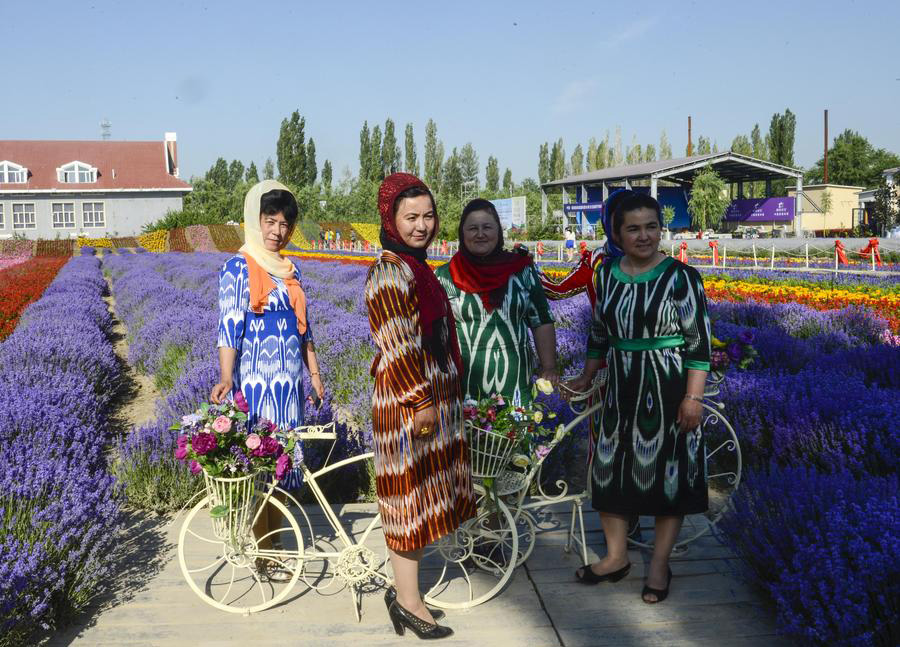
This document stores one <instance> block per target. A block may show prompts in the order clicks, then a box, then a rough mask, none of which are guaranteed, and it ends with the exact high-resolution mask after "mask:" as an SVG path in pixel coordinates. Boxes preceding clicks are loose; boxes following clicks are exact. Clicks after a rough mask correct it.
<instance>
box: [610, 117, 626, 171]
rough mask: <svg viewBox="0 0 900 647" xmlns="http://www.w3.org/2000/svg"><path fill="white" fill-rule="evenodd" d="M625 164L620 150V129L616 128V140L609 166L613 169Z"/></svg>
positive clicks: (622, 151)
mask: <svg viewBox="0 0 900 647" xmlns="http://www.w3.org/2000/svg"><path fill="white" fill-rule="evenodd" d="M624 163H625V152H624V149H623V148H622V127H621V126H616V140H615V144H614V145H613V148H612V163H611V164H609V166H611V167H613V168H615V167H616V166H622V164H624Z"/></svg>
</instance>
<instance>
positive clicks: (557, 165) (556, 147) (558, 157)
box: [550, 137, 566, 180]
mask: <svg viewBox="0 0 900 647" xmlns="http://www.w3.org/2000/svg"><path fill="white" fill-rule="evenodd" d="M565 176H566V149H565V146H563V140H562V137H560V138H559V139H557V140H556V142H555V143H554V144H553V148H552V149H551V150H550V177H551V178H552V179H553V180H561V179H562V178H564V177H565Z"/></svg>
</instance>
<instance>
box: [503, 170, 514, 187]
mask: <svg viewBox="0 0 900 647" xmlns="http://www.w3.org/2000/svg"><path fill="white" fill-rule="evenodd" d="M512 190H513V178H512V171H510V170H509V169H506V171H505V172H504V173H503V192H504V193H511V192H512Z"/></svg>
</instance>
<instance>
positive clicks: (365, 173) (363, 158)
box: [359, 121, 372, 180]
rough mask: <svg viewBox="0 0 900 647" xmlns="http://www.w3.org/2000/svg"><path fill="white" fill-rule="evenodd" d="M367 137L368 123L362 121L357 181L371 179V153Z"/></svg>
mask: <svg viewBox="0 0 900 647" xmlns="http://www.w3.org/2000/svg"><path fill="white" fill-rule="evenodd" d="M371 145H372V144H371V141H370V137H369V122H368V121H364V122H363V127H362V130H360V131H359V179H360V180H371V179H372V152H371V150H370V147H371Z"/></svg>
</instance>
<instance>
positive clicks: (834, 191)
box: [788, 184, 865, 236]
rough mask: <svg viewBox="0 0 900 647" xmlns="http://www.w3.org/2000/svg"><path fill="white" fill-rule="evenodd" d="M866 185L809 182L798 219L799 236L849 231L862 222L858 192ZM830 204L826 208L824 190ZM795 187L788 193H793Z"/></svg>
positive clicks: (836, 234)
mask: <svg viewBox="0 0 900 647" xmlns="http://www.w3.org/2000/svg"><path fill="white" fill-rule="evenodd" d="M863 188H865V187H861V186H844V185H842V184H807V185H805V186H804V187H803V195H802V199H801V200H800V214H799V215H798V217H797V219H796V221H795V227H796V229H797V235H798V236H826V235H827V236H840V235H848V234H849V233H850V232H852V231H853V228H854V227H856V226H857V225H858V224H860V211H859V192H860V191H861V190H862V189H863ZM826 192H827V194H828V196H830V197H831V206H830V207H829V208H828V209H827V213H826V209H825V203H826V200H825V194H826ZM795 193H796V192H795V191H794V189H790V188H789V189H788V196H789V197H794V194H795Z"/></svg>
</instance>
